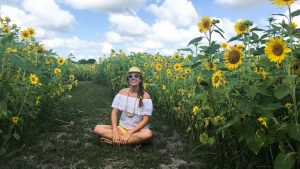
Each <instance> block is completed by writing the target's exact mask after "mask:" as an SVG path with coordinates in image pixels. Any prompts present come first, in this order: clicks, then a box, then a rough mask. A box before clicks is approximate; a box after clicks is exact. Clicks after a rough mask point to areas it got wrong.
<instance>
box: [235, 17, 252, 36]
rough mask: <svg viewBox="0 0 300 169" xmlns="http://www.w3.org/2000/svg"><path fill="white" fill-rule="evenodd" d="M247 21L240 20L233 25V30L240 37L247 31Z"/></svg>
mask: <svg viewBox="0 0 300 169" xmlns="http://www.w3.org/2000/svg"><path fill="white" fill-rule="evenodd" d="M248 23H249V21H247V20H241V21H238V22H237V23H235V25H234V30H235V32H236V34H238V35H241V34H244V33H247V32H248V31H249V24H248Z"/></svg>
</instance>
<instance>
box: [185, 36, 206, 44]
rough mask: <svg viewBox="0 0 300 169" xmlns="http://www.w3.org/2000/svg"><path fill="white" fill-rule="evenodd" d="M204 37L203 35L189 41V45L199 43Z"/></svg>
mask: <svg viewBox="0 0 300 169" xmlns="http://www.w3.org/2000/svg"><path fill="white" fill-rule="evenodd" d="M202 39H203V37H198V38H195V39H193V40H191V41H190V42H189V44H188V46H190V45H191V44H193V45H197V44H198V43H199V42H200V41H201V40H202Z"/></svg>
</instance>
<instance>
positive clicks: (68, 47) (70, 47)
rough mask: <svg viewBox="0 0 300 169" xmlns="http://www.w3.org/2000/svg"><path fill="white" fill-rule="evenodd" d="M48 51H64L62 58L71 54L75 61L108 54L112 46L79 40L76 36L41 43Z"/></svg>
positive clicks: (106, 43)
mask: <svg viewBox="0 0 300 169" xmlns="http://www.w3.org/2000/svg"><path fill="white" fill-rule="evenodd" d="M42 43H43V44H45V46H46V47H47V48H48V49H55V50H58V51H62V50H63V51H64V53H63V56H67V55H68V54H69V53H72V54H73V55H74V56H75V60H80V59H88V58H94V59H97V58H98V57H99V56H100V55H102V54H109V53H110V51H111V49H112V48H113V46H112V45H111V44H110V43H108V42H103V43H100V42H95V41H87V40H84V39H80V38H78V37H76V36H73V37H71V38H53V39H48V40H44V41H42Z"/></svg>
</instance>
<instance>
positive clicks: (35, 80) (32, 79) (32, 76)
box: [29, 74, 39, 85]
mask: <svg viewBox="0 0 300 169" xmlns="http://www.w3.org/2000/svg"><path fill="white" fill-rule="evenodd" d="M29 80H30V83H31V84H34V85H35V84H37V83H38V82H39V78H38V77H37V75H35V74H30V76H29Z"/></svg>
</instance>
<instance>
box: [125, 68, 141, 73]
mask: <svg viewBox="0 0 300 169" xmlns="http://www.w3.org/2000/svg"><path fill="white" fill-rule="evenodd" d="M132 72H136V73H142V71H141V69H140V68H138V67H131V68H130V69H129V71H128V73H132Z"/></svg>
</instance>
